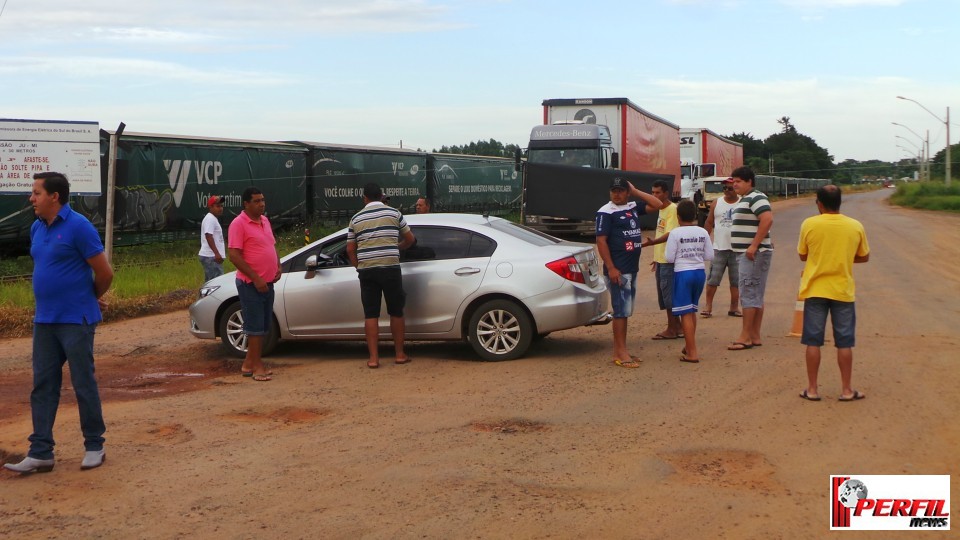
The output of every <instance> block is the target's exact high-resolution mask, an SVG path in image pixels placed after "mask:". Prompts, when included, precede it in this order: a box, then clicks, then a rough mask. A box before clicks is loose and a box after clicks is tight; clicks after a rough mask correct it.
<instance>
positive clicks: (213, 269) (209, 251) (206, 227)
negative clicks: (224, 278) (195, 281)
mask: <svg viewBox="0 0 960 540" xmlns="http://www.w3.org/2000/svg"><path fill="white" fill-rule="evenodd" d="M207 208H208V209H209V210H210V212H209V213H208V214H207V215H206V216H204V217H203V222H202V223H201V224H200V253H199V254H198V255H200V264H201V266H203V279H204V282H207V281H210V280H211V279H213V278H215V277H217V276H221V275H223V255H224V254H225V253H226V250H225V249H224V246H223V227H221V226H220V219H219V218H220V216H221V215H223V197H218V196H217V195H212V196H211V197H210V198H209V199H207Z"/></svg>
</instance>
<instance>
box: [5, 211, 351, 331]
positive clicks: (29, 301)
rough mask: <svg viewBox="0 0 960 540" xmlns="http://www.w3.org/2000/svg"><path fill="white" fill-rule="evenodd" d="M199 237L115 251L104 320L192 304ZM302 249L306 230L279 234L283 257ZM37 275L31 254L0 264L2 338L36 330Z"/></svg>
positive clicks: (317, 234)
mask: <svg viewBox="0 0 960 540" xmlns="http://www.w3.org/2000/svg"><path fill="white" fill-rule="evenodd" d="M224 225H226V224H224ZM309 229H310V231H311V233H312V234H311V240H316V239H318V238H322V237H323V236H325V235H327V234H329V233H332V232H334V231H336V230H337V229H339V227H325V226H322V225H318V226H314V227H310V228H309ZM197 234H198V238H197V239H196V240H180V241H176V242H165V243H162V244H150V245H140V246H121V247H117V248H115V250H114V254H113V267H114V278H113V285H112V286H111V288H110V292H108V293H107V296H106V300H107V302H108V303H109V308H108V309H107V310H106V312H105V313H104V320H105V321H111V320H120V319H126V318H130V317H139V316H143V315H150V314H154V313H163V312H167V311H172V310H177V309H183V308H185V307H187V306H189V305H190V304H191V303H192V302H193V301H194V300H195V299H196V297H197V289H198V288H199V287H200V285H202V284H203V269H202V268H201V267H200V262H199V261H198V260H197V250H198V249H199V246H200V244H199V242H200V241H199V232H198V233H197ZM303 245H304V234H303V228H300V227H297V228H295V229H290V230H287V231H283V232H281V233H279V234H278V235H277V247H278V249H279V251H280V254H281V256H282V255H286V254H287V253H290V252H291V251H293V250H295V249H297V248H299V247H301V246H303ZM223 270H224V272H232V271H233V270H235V268H234V267H233V265H232V264H230V261H229V260H227V261H224V264H223ZM32 272H33V260H32V259H31V258H30V256H29V255H23V256H20V257H16V258H7V259H4V260H3V261H2V262H0V277H3V278H5V279H10V281H5V282H3V283H2V284H0V337H22V336H26V335H29V334H30V332H31V330H32V325H33V311H34V302H33V284H32V282H31V281H30V278H29V276H30V274H31V273H32ZM18 276H19V277H20V278H19V279H18V278H17V277H18ZM51 286H56V284H51ZM184 324H186V323H184Z"/></svg>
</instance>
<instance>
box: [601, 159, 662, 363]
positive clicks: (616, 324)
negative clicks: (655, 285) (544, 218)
mask: <svg viewBox="0 0 960 540" xmlns="http://www.w3.org/2000/svg"><path fill="white" fill-rule="evenodd" d="M630 196H634V197H639V198H640V199H642V200H643V201H644V202H646V203H647V204H646V205H645V206H638V205H637V203H635V202H631V201H630ZM662 206H663V203H662V202H661V201H660V199H658V198H656V197H654V196H653V195H651V194H649V193H644V192H642V191H640V190H639V189H637V188H635V187H633V185H632V184H631V183H630V182H627V181H626V180H625V179H623V178H620V177H619V176H618V177H616V178H614V179H613V180H612V181H611V182H610V202H609V203H607V204H605V205H603V206H602V207H600V210H597V229H596V230H597V251H598V252H599V253H600V258H601V259H603V273H604V274H605V275H606V276H607V288H608V289H609V290H610V306H611V308H612V310H613V362H614V363H615V364H617V365H618V366H621V367H625V368H638V367H640V359H639V358H637V357H636V356H633V355H631V354H630V353H629V352H628V351H627V318H628V317H630V315H632V314H633V304H634V300H635V299H636V296H637V272H639V270H640V246H641V243H642V242H643V236H642V234H641V231H640V216H641V215H643V214H646V213H647V212H652V211H654V210H658V209H660V208H661V207H662Z"/></svg>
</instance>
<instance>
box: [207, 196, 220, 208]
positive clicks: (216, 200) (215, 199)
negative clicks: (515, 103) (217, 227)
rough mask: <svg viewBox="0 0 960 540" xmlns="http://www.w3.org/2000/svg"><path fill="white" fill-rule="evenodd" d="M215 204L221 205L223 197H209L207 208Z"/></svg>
mask: <svg viewBox="0 0 960 540" xmlns="http://www.w3.org/2000/svg"><path fill="white" fill-rule="evenodd" d="M215 204H223V197H221V196H219V195H211V196H210V198H209V199H207V208H210V207H211V206H213V205H215Z"/></svg>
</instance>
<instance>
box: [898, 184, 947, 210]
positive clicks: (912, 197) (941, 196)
mask: <svg viewBox="0 0 960 540" xmlns="http://www.w3.org/2000/svg"><path fill="white" fill-rule="evenodd" d="M890 202H892V203H893V204H896V205H899V206H907V207H910V208H921V209H924V210H939V211H944V212H960V185H952V186H950V187H949V188H948V187H947V186H945V185H944V184H942V183H940V182H920V183H909V184H900V185H898V186H897V191H896V193H894V194H893V196H891V197H890Z"/></svg>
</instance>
